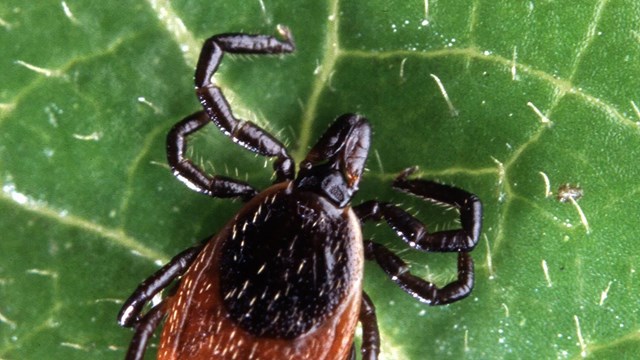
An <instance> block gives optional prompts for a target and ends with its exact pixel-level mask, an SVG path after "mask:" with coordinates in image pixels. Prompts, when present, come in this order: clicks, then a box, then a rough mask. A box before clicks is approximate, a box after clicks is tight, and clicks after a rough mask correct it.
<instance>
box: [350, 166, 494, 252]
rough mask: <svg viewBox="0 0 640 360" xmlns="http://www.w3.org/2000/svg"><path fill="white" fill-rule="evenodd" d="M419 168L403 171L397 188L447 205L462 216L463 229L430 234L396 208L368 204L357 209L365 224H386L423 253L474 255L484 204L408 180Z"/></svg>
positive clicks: (454, 191)
mask: <svg viewBox="0 0 640 360" xmlns="http://www.w3.org/2000/svg"><path fill="white" fill-rule="evenodd" d="M415 170H416V168H409V169H407V170H405V171H403V172H402V173H401V174H400V175H399V176H398V177H397V178H396V179H395V181H394V182H393V187H394V188H396V189H399V190H401V191H404V192H406V193H409V194H411V195H415V196H417V197H420V198H422V199H425V200H430V201H433V202H437V203H442V204H445V205H450V206H453V207H455V208H456V209H458V211H459V212H460V224H461V225H462V228H461V229H458V230H444V231H437V232H434V233H428V232H427V229H426V226H425V225H424V224H423V223H422V222H420V221H419V220H418V219H416V218H415V217H413V216H411V215H409V214H408V213H407V212H406V211H404V210H402V209H400V208H399V207H397V206H396V205H393V204H390V203H385V202H378V201H367V202H364V203H362V204H360V205H358V206H356V207H355V208H354V210H355V212H356V214H357V215H358V217H359V218H360V220H361V221H367V220H372V221H381V220H383V219H384V220H386V222H387V223H388V224H389V226H391V228H393V230H395V231H396V232H397V233H398V235H399V236H400V237H401V238H402V240H404V241H405V242H406V243H407V244H409V246H411V247H412V248H415V249H417V250H422V251H438V252H454V251H471V250H472V249H473V248H474V247H475V246H476V244H477V243H478V238H479V237H480V229H481V227H482V203H481V202H480V199H478V197H477V196H476V195H474V194H471V193H469V192H466V191H464V190H462V189H459V188H456V187H453V186H448V185H443V184H438V183H436V182H433V181H426V180H420V179H416V180H408V179H407V177H408V176H409V175H410V174H411V173H413V172H414V171H415Z"/></svg>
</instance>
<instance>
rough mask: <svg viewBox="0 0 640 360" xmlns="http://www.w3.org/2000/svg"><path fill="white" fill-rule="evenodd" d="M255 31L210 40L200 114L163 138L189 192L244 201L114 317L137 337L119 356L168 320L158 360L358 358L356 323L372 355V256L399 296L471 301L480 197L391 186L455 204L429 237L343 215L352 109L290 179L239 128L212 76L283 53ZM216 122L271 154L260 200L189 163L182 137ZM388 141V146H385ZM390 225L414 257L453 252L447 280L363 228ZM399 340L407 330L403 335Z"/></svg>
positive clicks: (384, 211)
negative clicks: (436, 278) (247, 59)
mask: <svg viewBox="0 0 640 360" xmlns="http://www.w3.org/2000/svg"><path fill="white" fill-rule="evenodd" d="M279 30H280V35H281V37H282V39H277V38H275V37H271V36H265V35H247V34H240V33H235V34H221V35H215V36H213V37H211V38H209V39H208V40H207V41H206V42H205V43H204V46H203V49H202V52H201V53H200V58H199V60H198V64H197V67H196V73H195V86H196V93H197V96H198V98H199V99H200V102H201V103H202V106H203V110H201V111H198V112H196V113H194V114H192V115H189V116H187V117H186V118H185V119H184V120H182V121H180V122H178V123H177V124H176V125H175V126H174V127H173V128H172V129H171V130H170V132H169V134H168V136H167V157H168V161H169V165H170V167H171V169H172V170H173V174H174V175H175V176H176V177H177V178H178V179H180V180H181V181H182V182H184V183H185V184H186V185H187V186H188V187H189V188H191V189H193V190H195V191H197V192H199V193H202V194H205V195H208V196H211V197H219V198H238V199H241V200H242V201H243V202H244V203H245V204H244V206H243V207H242V208H241V210H240V211H239V212H238V213H237V214H236V215H234V216H233V217H232V218H231V219H230V220H229V221H228V223H227V224H226V225H225V226H224V227H223V228H222V229H221V230H220V231H219V232H218V233H217V234H216V235H213V236H212V237H211V238H210V239H208V240H207V241H206V242H204V243H203V244H202V245H198V246H194V247H192V248H189V249H187V250H185V251H183V252H182V253H180V254H178V255H177V256H175V257H174V258H173V259H172V260H171V261H170V262H169V263H168V264H167V265H165V266H163V267H162V268H161V269H160V270H158V271H157V272H156V273H155V274H153V275H152V276H151V277H149V278H148V279H146V280H145V281H144V282H142V283H141V284H140V285H139V286H138V288H137V289H136V290H135V291H134V292H133V294H132V295H131V296H130V297H129V298H128V299H127V300H126V301H125V302H124V305H123V306H122V309H121V310H120V313H119V315H118V322H119V324H120V325H122V326H124V327H132V328H134V336H133V339H132V340H131V344H130V346H129V350H128V352H127V355H126V359H128V360H133V359H142V358H143V357H144V353H145V350H146V348H147V345H148V341H149V338H150V337H151V336H152V334H153V333H154V331H155V329H156V328H157V327H158V325H159V324H160V322H161V321H162V320H163V319H165V320H164V326H163V330H162V336H161V338H160V345H159V349H158V359H162V360H165V359H239V360H244V359H263V360H271V359H312V360H320V359H326V360H329V359H331V360H345V359H355V352H356V350H355V346H354V344H353V337H354V333H355V328H356V326H357V323H358V322H360V323H361V325H362V347H361V354H362V358H363V359H369V360H370V359H377V357H378V353H379V349H380V337H379V332H378V325H377V321H376V315H375V308H374V305H373V303H372V302H371V300H370V299H369V297H368V296H367V294H366V293H365V292H364V291H363V289H362V278H363V270H364V269H363V265H364V260H365V259H366V260H371V261H375V262H376V263H377V264H378V265H379V266H380V267H381V268H382V269H383V270H384V271H385V272H386V273H387V274H388V276H389V277H390V278H391V280H393V281H394V282H395V283H396V284H397V285H399V286H400V287H401V288H402V289H403V290H404V291H406V292H407V293H409V294H410V295H411V296H413V297H415V298H416V299H418V300H419V301H421V302H423V303H426V304H429V305H440V304H448V303H451V302H454V301H457V300H460V299H462V298H464V297H466V296H468V295H469V293H470V292H471V289H472V288H473V261H472V259H471V256H470V255H469V252H470V251H471V250H472V249H473V248H474V247H475V246H476V244H477V242H478V237H479V235H480V228H481V223H482V204H481V202H480V200H479V199H478V197H477V196H475V195H473V194H471V193H469V192H467V191H464V190H461V189H458V188H455V187H452V186H448V185H442V184H438V183H436V182H432V181H426V180H420V179H409V176H410V175H411V174H412V172H413V171H414V170H415V168H410V169H407V170H405V171H403V172H402V173H400V175H399V176H398V177H396V179H395V180H394V181H393V187H394V188H396V189H398V190H400V191H403V192H406V193H409V194H411V195H414V196H417V197H419V198H422V199H425V200H429V201H433V202H436V203H443V204H446V205H449V206H453V207H455V208H456V209H457V210H458V211H459V213H460V224H461V228H460V229H457V230H445V231H437V232H432V233H429V232H428V231H427V229H426V227H425V225H424V224H422V223H421V222H420V221H419V220H418V219H416V218H414V217H413V216H412V215H410V214H408V213H407V212H406V211H404V210H402V209H401V208H400V207H398V206H396V205H393V204H391V203H387V202H379V201H376V200H371V201H366V202H364V203H361V204H359V205H356V206H351V204H350V203H351V199H352V197H353V196H354V194H355V193H356V191H357V190H358V183H359V181H360V178H361V177H362V173H363V171H364V166H365V161H366V158H367V154H368V151H369V143H370V136H371V127H370V124H369V122H368V121H367V119H365V118H364V117H362V116H360V115H356V114H346V115H342V116H340V117H338V118H337V119H336V120H335V122H334V123H333V124H332V125H331V126H330V127H329V129H328V130H327V131H326V132H325V133H324V134H323V135H322V136H321V137H320V139H319V140H318V142H317V143H316V144H315V145H314V146H313V148H312V149H311V150H310V151H309V153H308V155H307V157H306V158H305V159H304V160H303V161H302V162H301V163H300V170H299V171H298V173H297V175H296V172H295V166H294V163H293V160H292V158H291V156H290V155H289V153H288V151H287V149H286V148H285V147H284V145H283V144H282V143H281V142H280V141H278V140H277V139H276V138H274V137H273V136H271V135H270V134H268V133H267V132H266V131H265V130H263V129H262V128H260V127H258V126H257V125H256V124H254V123H252V122H250V121H245V120H241V119H237V118H236V117H235V116H234V115H233V113H232V111H231V109H230V108H229V104H228V102H227V100H226V99H225V97H224V95H223V94H222V91H221V89H220V88H219V87H218V86H216V85H215V84H214V83H213V82H212V80H211V77H212V75H213V74H214V73H215V72H216V69H217V68H218V65H219V63H220V61H221V59H222V56H223V54H224V53H225V52H228V53H234V54H285V53H290V52H293V51H294V49H295V45H294V43H293V40H292V38H291V34H290V33H289V31H288V30H287V29H286V28H284V27H282V28H279ZM211 122H212V123H214V124H215V125H216V126H217V127H218V128H219V129H220V130H221V131H222V132H223V133H224V134H225V135H227V136H229V137H230V138H231V139H232V140H233V142H235V143H237V144H239V145H241V146H243V147H244V148H246V149H248V150H250V151H252V152H254V153H256V154H258V155H261V156H265V157H271V158H275V161H274V163H273V168H274V171H275V183H274V184H273V185H271V186H270V187H268V188H267V189H266V190H263V191H257V190H256V189H254V188H253V187H252V186H251V185H249V184H247V183H245V182H242V181H239V180H236V179H232V178H229V177H224V176H219V175H211V174H208V173H206V172H205V171H203V170H202V169H201V168H200V167H199V166H197V165H196V164H194V163H193V162H192V161H191V160H189V159H188V158H186V157H185V153H186V147H187V138H188V136H189V135H191V134H193V133H195V132H197V131H198V130H200V129H202V128H203V127H204V126H205V125H207V124H209V123H211ZM387 140H388V141H391V140H392V139H387ZM366 221H374V222H380V221H386V222H387V224H388V225H389V226H390V227H391V228H392V229H393V230H395V232H396V233H397V234H398V236H399V237H400V238H401V239H402V240H403V241H404V242H406V243H407V245H408V246H409V247H411V248H413V249H415V250H420V251H438V252H455V253H457V254H458V274H457V279H456V280H455V281H453V282H451V283H449V284H448V285H446V286H444V287H441V288H439V287H437V286H436V285H434V284H433V283H430V282H428V281H426V280H424V279H422V278H419V277H416V276H414V275H412V274H411V272H410V271H409V267H408V265H407V264H406V263H405V262H404V261H403V260H402V259H401V258H400V257H399V256H397V255H396V254H394V253H393V252H392V251H391V250H389V249H388V248H386V247H385V246H384V245H382V244H379V243H376V242H373V241H371V240H367V239H364V238H363V236H362V231H361V225H362V223H364V222H366ZM178 279H179V281H178V284H177V288H176V289H175V291H174V292H173V294H171V295H169V296H167V297H166V298H165V299H164V300H162V301H161V302H160V303H159V304H156V305H155V306H153V307H151V309H150V310H148V311H147V312H144V311H143V308H144V307H145V305H146V304H148V303H149V302H150V300H151V299H152V298H153V297H154V295H156V294H157V293H159V292H160V291H162V290H163V289H165V288H167V287H168V286H169V285H170V284H171V283H173V282H174V281H175V280H178ZM407 335H409V334H407Z"/></svg>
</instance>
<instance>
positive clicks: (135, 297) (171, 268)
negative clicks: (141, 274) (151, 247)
mask: <svg viewBox="0 0 640 360" xmlns="http://www.w3.org/2000/svg"><path fill="white" fill-rule="evenodd" d="M200 250H202V246H194V247H192V248H189V249H187V250H185V251H183V252H181V253H180V254H178V255H176V256H174V257H173V259H171V261H170V262H169V263H167V264H166V265H165V266H163V267H162V268H160V269H159V270H158V271H156V272H155V273H154V274H153V275H151V276H150V277H149V278H147V279H146V280H145V281H143V282H142V284H140V285H138V288H137V289H136V290H135V291H134V292H133V294H131V296H129V298H128V299H127V300H126V301H125V302H124V304H123V305H122V308H121V309H120V312H119V313H118V323H119V324H120V326H124V327H132V326H139V325H138V324H140V323H142V322H144V321H145V320H144V319H145V318H148V317H149V314H147V315H145V316H144V318H142V317H141V314H142V309H143V308H144V306H145V305H146V304H147V303H148V302H149V301H150V300H151V299H152V298H153V297H154V296H155V295H156V294H157V293H159V292H160V291H162V289H164V288H166V287H167V286H169V284H171V282H172V281H173V280H175V279H177V278H178V277H179V276H181V275H182V274H183V273H184V272H185V271H186V270H187V269H188V268H189V266H190V265H191V263H193V261H194V260H195V259H196V257H197V256H198V254H199V253H200ZM154 309H155V308H154ZM151 311H153V310H151ZM151 311H149V313H151ZM136 333H138V330H136Z"/></svg>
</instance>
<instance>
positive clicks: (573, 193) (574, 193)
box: [556, 183, 584, 202]
mask: <svg viewBox="0 0 640 360" xmlns="http://www.w3.org/2000/svg"><path fill="white" fill-rule="evenodd" d="M583 195H584V192H583V191H582V188H581V187H580V186H573V185H571V184H568V183H567V184H562V185H560V187H559V188H558V195H557V196H556V198H557V199H558V201H560V202H567V201H570V200H571V199H573V200H574V201H577V200H578V199H580V198H581V197H582V196H583Z"/></svg>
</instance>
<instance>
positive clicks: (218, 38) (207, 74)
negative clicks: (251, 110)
mask: <svg viewBox="0 0 640 360" xmlns="http://www.w3.org/2000/svg"><path fill="white" fill-rule="evenodd" d="M278 30H279V31H280V34H281V35H282V37H283V38H284V41H280V40H278V39H276V38H274V37H271V36H266V35H247V34H221V35H215V36H213V37H211V38H209V39H208V40H207V41H205V43H204V45H203V47H202V51H201V52H200V58H199V60H198V65H197V67H196V74H195V86H196V93H197V95H198V99H199V100H200V103H201V104H202V107H203V108H204V110H205V112H206V113H207V115H208V116H209V118H210V119H211V120H212V121H213V122H214V123H215V124H216V125H217V126H218V128H220V130H221V131H222V132H223V133H224V134H225V135H227V136H230V137H231V138H232V139H233V141H234V142H236V143H238V144H239V145H241V146H243V147H245V148H247V149H249V150H251V151H253V152H255V153H257V154H259V155H262V156H268V157H276V158H277V159H276V161H275V163H274V164H273V167H274V170H275V172H276V182H281V181H284V180H290V179H293V176H294V172H295V169H294V168H295V166H294V164H293V160H292V159H291V156H290V155H289V153H288V152H287V150H286V148H285V146H284V145H283V144H282V143H281V142H280V141H278V140H277V139H276V138H274V137H273V136H271V135H270V134H269V133H267V132H266V131H265V130H264V129H262V128H260V127H259V126H257V125H256V124H254V123H252V122H250V121H245V120H241V119H237V118H236V117H235V116H234V115H233V113H232V112H231V108H230V107H229V103H228V101H227V99H226V98H225V97H224V95H223V94H222V91H221V90H220V88H219V87H218V86H216V85H215V84H213V83H212V82H211V77H212V76H213V74H214V73H215V72H216V70H217V69H218V65H219V64H220V61H221V60H222V55H223V54H224V53H225V52H228V53H235V54H283V53H290V52H292V51H294V50H295V45H294V44H293V39H292V38H291V34H290V33H289V30H288V29H287V28H285V27H279V28H278Z"/></svg>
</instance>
